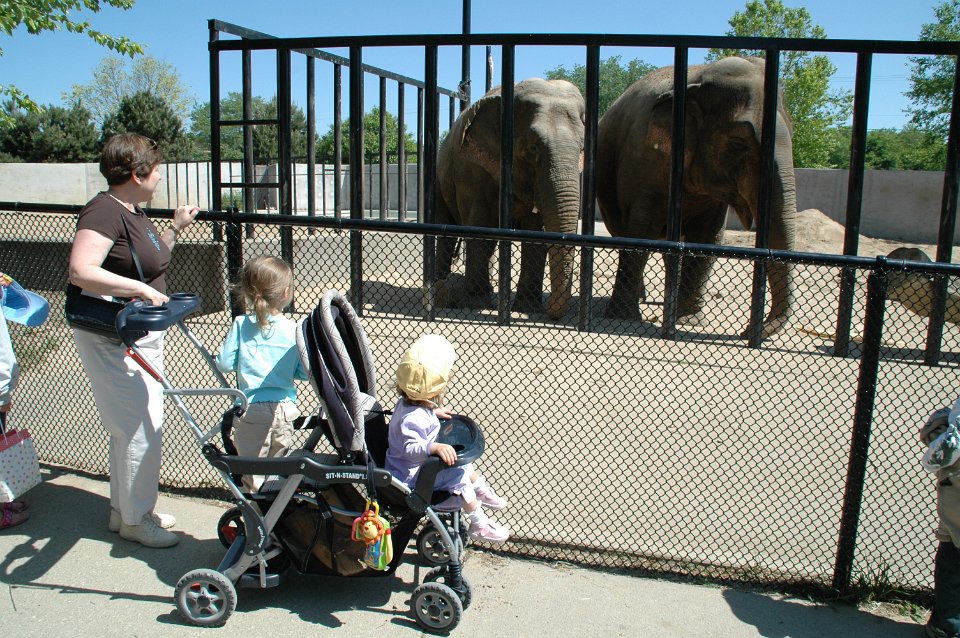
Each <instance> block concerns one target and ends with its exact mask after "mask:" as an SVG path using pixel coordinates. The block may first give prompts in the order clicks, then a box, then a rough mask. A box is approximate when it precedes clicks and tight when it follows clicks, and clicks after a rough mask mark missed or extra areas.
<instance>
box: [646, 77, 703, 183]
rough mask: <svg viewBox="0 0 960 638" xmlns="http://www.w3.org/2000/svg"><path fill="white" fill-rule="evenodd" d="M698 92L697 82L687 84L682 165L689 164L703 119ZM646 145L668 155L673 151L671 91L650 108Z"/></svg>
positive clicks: (662, 95) (660, 97) (661, 96)
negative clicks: (698, 101)
mask: <svg viewBox="0 0 960 638" xmlns="http://www.w3.org/2000/svg"><path fill="white" fill-rule="evenodd" d="M699 92H700V85H699V84H691V85H689V86H687V109H686V125H685V126H684V143H683V146H684V153H683V156H684V157H683V163H684V166H687V165H689V164H690V160H691V158H692V157H693V149H694V148H695V147H696V143H697V137H698V134H699V131H700V124H701V122H702V121H703V112H702V111H701V109H700V106H699V104H698V103H697V99H696V98H697V95H698V93H699ZM646 143H647V146H648V147H650V148H653V149H655V150H656V151H658V152H659V153H662V154H664V155H669V154H670V153H671V152H672V151H673V91H667V92H666V93H663V94H661V95H660V96H659V97H658V98H657V100H656V102H654V104H653V108H652V109H650V120H649V122H648V123H647V138H646Z"/></svg>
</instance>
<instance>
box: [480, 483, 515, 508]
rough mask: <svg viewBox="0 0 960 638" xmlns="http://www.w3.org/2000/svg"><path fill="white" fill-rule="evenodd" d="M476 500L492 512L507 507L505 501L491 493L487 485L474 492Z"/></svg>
mask: <svg viewBox="0 0 960 638" xmlns="http://www.w3.org/2000/svg"><path fill="white" fill-rule="evenodd" d="M476 492H477V500H478V501H480V503H481V504H482V505H486V506H487V507H489V508H490V509H492V510H502V509H504V508H506V507H507V505H508V503H507V499H505V498H503V497H502V496H498V495H497V493H496V492H494V491H493V488H491V487H490V486H489V485H484V486H483V487H479V488H477V490H476Z"/></svg>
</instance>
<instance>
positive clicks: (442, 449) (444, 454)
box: [430, 443, 457, 465]
mask: <svg viewBox="0 0 960 638" xmlns="http://www.w3.org/2000/svg"><path fill="white" fill-rule="evenodd" d="M430 454H433V455H434V456H439V457H440V460H441V461H443V462H444V463H446V464H447V465H453V464H454V463H456V462H457V451H456V450H454V449H453V446H452V445H447V444H446V443H431V444H430Z"/></svg>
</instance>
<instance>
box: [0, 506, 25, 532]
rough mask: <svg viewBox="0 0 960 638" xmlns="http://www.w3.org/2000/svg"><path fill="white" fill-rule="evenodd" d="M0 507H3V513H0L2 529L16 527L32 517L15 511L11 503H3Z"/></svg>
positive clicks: (0, 526) (0, 527)
mask: <svg viewBox="0 0 960 638" xmlns="http://www.w3.org/2000/svg"><path fill="white" fill-rule="evenodd" d="M0 505H2V512H0V529H7V528H8V527H14V526H16V525H19V524H20V523H22V522H24V521H25V520H27V519H28V518H30V515H29V514H28V513H26V512H23V511H21V512H15V511H13V508H12V507H10V505H11V504H10V503H2V504H0Z"/></svg>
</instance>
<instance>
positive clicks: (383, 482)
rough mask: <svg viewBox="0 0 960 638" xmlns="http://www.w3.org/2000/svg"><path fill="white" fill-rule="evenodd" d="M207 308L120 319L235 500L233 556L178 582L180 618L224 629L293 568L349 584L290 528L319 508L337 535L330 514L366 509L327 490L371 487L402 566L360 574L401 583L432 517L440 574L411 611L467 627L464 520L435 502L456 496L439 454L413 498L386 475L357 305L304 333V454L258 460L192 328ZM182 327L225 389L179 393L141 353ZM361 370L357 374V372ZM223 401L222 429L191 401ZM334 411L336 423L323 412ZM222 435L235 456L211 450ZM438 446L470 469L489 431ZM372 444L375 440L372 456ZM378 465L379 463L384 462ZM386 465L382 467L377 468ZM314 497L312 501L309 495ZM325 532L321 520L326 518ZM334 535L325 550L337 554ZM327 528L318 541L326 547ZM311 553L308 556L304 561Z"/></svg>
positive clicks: (312, 318)
mask: <svg viewBox="0 0 960 638" xmlns="http://www.w3.org/2000/svg"><path fill="white" fill-rule="evenodd" d="M199 307H200V297H199V296H198V295H196V294H194V293H174V294H172V295H171V296H170V300H169V302H168V303H166V304H164V305H162V306H150V305H148V304H147V303H146V302H142V301H134V302H131V303H129V304H127V306H126V307H125V308H124V309H123V310H122V311H121V312H120V313H119V314H118V315H117V320H116V327H117V331H118V333H119V334H120V337H121V340H122V341H123V343H124V344H125V345H126V346H127V355H128V356H130V357H131V358H133V359H134V360H135V361H136V362H137V363H138V364H139V365H140V366H141V367H142V368H143V369H144V370H145V371H146V372H147V373H148V374H150V375H151V376H152V377H153V378H155V379H156V380H157V381H158V382H159V383H160V384H161V386H162V387H163V392H164V394H165V395H166V396H168V397H170V398H171V399H172V401H173V402H174V404H175V406H176V407H177V409H178V411H179V413H180V414H181V416H182V417H183V418H184V420H185V421H186V423H187V425H188V426H189V427H190V429H191V430H192V432H193V434H194V435H195V437H196V439H197V442H198V444H199V445H200V446H201V452H202V454H203V456H204V457H205V458H206V459H207V461H208V462H209V463H210V465H211V466H212V467H213V468H214V469H215V470H216V471H217V472H218V473H219V474H220V476H221V478H222V479H223V480H224V483H225V485H226V486H227V489H228V490H229V491H230V494H231V496H232V497H233V500H234V503H235V507H234V508H233V509H231V510H228V511H227V512H226V513H225V514H224V515H223V516H222V517H221V519H220V524H219V525H218V530H217V531H218V537H219V538H220V540H221V542H222V543H223V544H224V546H225V547H226V548H227V549H226V554H225V555H224V557H223V559H222V560H221V561H220V564H219V565H218V566H217V568H216V569H205V568H202V569H195V570H192V571H190V572H187V573H186V574H184V575H183V577H181V578H180V580H179V582H178V583H177V585H176V588H175V590H174V597H175V601H176V605H177V609H178V610H179V612H180V614H181V615H182V616H183V618H184V619H185V620H186V621H187V622H189V623H191V624H194V625H197V626H220V625H223V624H224V623H226V621H227V620H228V619H229V617H230V615H231V614H232V613H233V612H234V610H235V609H236V605H237V591H236V589H237V587H238V586H239V587H246V588H261V589H262V588H267V587H274V586H277V585H279V584H280V583H281V582H282V580H283V576H284V574H285V573H286V572H287V571H288V569H289V568H290V567H291V566H293V567H295V568H297V569H298V570H299V571H309V572H319V573H327V574H332V575H340V576H343V575H345V574H343V573H339V572H338V571H337V568H336V565H334V566H333V567H325V566H323V565H321V564H316V563H317V561H316V560H313V562H314V563H315V564H313V565H310V563H311V557H310V555H309V554H310V553H311V552H312V550H313V549H314V546H309V547H307V548H306V549H307V554H308V555H306V556H305V557H298V556H297V555H296V553H295V552H292V550H291V543H290V539H289V538H288V536H289V534H288V532H287V530H286V528H285V527H284V525H283V521H284V520H285V517H286V516H287V515H288V513H289V512H290V510H291V508H292V507H295V506H301V505H306V506H311V505H312V506H314V507H317V508H319V509H320V510H321V513H322V515H323V516H324V520H325V522H326V524H327V525H328V526H332V525H333V523H332V522H331V521H330V520H329V519H330V517H331V516H340V517H341V518H343V517H346V518H349V519H353V518H355V517H358V516H360V515H361V514H362V512H360V511H354V510H350V509H344V508H341V507H337V506H335V505H331V504H329V503H326V502H325V501H324V499H323V498H322V497H321V496H320V492H321V491H323V490H325V489H330V488H331V487H332V486H337V485H349V486H356V487H351V488H350V489H356V488H357V487H359V486H364V487H365V488H366V491H367V499H368V501H369V500H372V499H376V498H377V496H378V495H379V496H381V497H382V498H383V499H384V501H385V503H386V510H385V511H386V512H387V513H388V514H389V515H390V516H393V517H394V518H395V519H396V520H397V521H398V522H397V523H396V524H395V528H394V533H393V542H394V547H395V552H394V557H393V560H392V561H391V563H390V565H389V567H388V568H387V569H386V570H385V571H374V570H370V569H366V570H363V571H360V572H358V573H353V574H350V576H373V575H387V574H392V573H393V572H394V571H395V570H396V568H397V567H398V566H399V564H400V563H401V562H402V560H403V555H404V552H405V548H406V547H407V545H408V544H409V541H410V539H411V537H412V533H413V531H414V530H415V529H416V527H417V525H418V524H419V523H420V522H421V521H423V520H424V519H425V523H424V525H423V527H422V530H421V532H420V534H419V536H418V538H417V543H416V545H417V551H418V554H419V556H420V558H421V560H422V561H423V562H425V563H426V564H428V565H432V566H434V568H433V569H431V570H430V571H429V572H428V573H427V574H426V575H425V577H424V578H423V581H422V583H420V584H419V585H418V586H417V587H416V588H415V590H414V592H413V595H412V596H411V600H410V608H411V612H412V614H413V616H414V618H415V620H416V621H417V623H418V624H419V625H420V626H421V627H423V628H424V629H426V630H428V631H431V632H439V633H447V632H449V631H451V630H452V629H454V628H455V627H456V626H457V624H458V623H459V622H460V619H461V617H462V615H463V610H464V609H465V608H466V607H468V606H469V604H470V602H471V600H472V590H471V587H470V584H469V581H468V580H467V579H466V578H465V577H464V576H463V573H462V568H463V562H462V559H463V548H464V546H465V544H466V541H467V536H466V532H465V530H464V529H463V526H462V525H461V517H460V515H459V511H456V512H438V511H435V510H434V509H433V508H432V507H431V506H430V504H431V503H432V502H438V501H439V500H442V499H443V498H445V497H446V496H448V494H446V493H442V492H434V491H433V485H434V480H435V478H436V475H437V473H438V472H439V471H440V470H441V469H442V468H443V467H444V466H443V464H442V462H441V461H440V459H438V458H436V457H430V458H429V459H428V461H427V463H426V464H424V465H423V467H422V468H421V470H420V473H419V475H418V480H417V484H416V485H415V486H414V488H413V489H410V488H409V487H407V486H406V485H404V484H403V483H402V482H400V481H399V480H397V479H396V478H394V477H393V476H392V475H391V474H390V473H389V472H388V471H387V470H385V469H382V466H383V455H384V454H385V452H386V427H387V425H386V421H385V419H384V412H383V411H382V410H380V409H379V405H378V404H377V403H376V383H375V380H374V378H373V367H372V364H371V362H370V354H369V353H370V349H369V345H368V343H367V340H366V335H365V333H364V332H363V328H362V326H361V325H360V323H359V319H358V317H357V315H356V314H355V313H354V311H353V308H352V307H351V306H350V304H349V302H347V300H346V299H345V298H344V297H343V296H342V295H341V294H340V293H339V292H337V291H333V290H331V291H329V292H328V293H327V294H325V295H324V297H323V299H322V300H321V303H320V305H319V306H318V307H317V308H316V309H315V310H314V311H313V312H311V313H310V314H308V315H307V316H306V317H304V318H303V319H302V320H301V321H300V323H299V324H298V328H297V330H298V334H297V341H298V347H299V348H300V351H301V358H302V360H303V362H304V364H305V365H306V364H309V367H310V373H311V375H310V376H311V379H310V380H311V384H312V385H313V387H314V389H315V390H316V391H317V393H318V397H319V399H320V403H321V404H322V407H323V411H322V412H321V414H317V415H313V416H310V417H309V418H306V419H303V418H301V419H300V420H299V423H298V424H297V426H298V427H300V428H312V429H313V432H312V433H311V434H310V436H309V437H308V439H307V441H306V443H305V444H304V447H303V448H302V449H298V450H294V451H291V452H290V453H289V454H288V455H287V456H281V457H268V458H261V457H249V456H239V455H237V454H236V450H235V448H233V445H232V442H231V439H230V436H229V434H230V430H231V428H232V421H233V417H234V416H235V415H238V414H242V413H243V412H244V411H245V410H246V409H247V399H246V397H245V396H244V394H243V392H241V391H240V390H238V389H236V388H232V387H230V385H229V383H228V382H227V380H226V378H225V377H224V375H223V374H222V373H221V372H220V371H219V370H218V369H217V366H216V363H215V361H214V358H213V356H212V355H211V354H210V352H209V351H208V350H207V349H206V348H205V347H204V345H203V343H202V342H201V341H200V339H199V338H198V337H197V336H196V335H195V334H194V333H193V332H192V331H191V330H190V329H189V327H187V325H186V324H185V323H184V321H185V319H186V318H187V317H188V316H189V315H191V314H193V313H194V312H195V311H196V310H197V309H198V308H199ZM174 325H176V326H177V327H178V328H179V329H180V330H181V332H182V333H183V334H184V335H185V336H186V338H187V339H188V341H189V342H190V343H191V344H192V345H193V346H194V347H195V348H196V349H197V350H198V351H199V352H200V353H201V355H202V356H203V358H204V359H205V360H206V362H207V364H208V365H209V367H210V368H211V370H213V372H214V375H215V376H216V378H217V380H218V381H219V383H220V385H221V387H220V388H176V387H174V386H173V385H172V384H171V383H170V382H169V380H168V379H167V378H166V377H165V376H164V374H163V373H162V372H160V371H159V370H158V369H157V368H156V367H155V366H154V365H153V364H152V363H151V361H150V360H149V358H148V357H147V356H146V355H145V354H144V353H143V351H142V350H141V349H140V348H139V347H138V346H137V344H136V339H137V338H138V337H139V336H142V334H143V332H142V331H144V330H165V329H167V328H169V327H172V326H174ZM358 372H359V374H357V373H358ZM188 396H194V397H195V396H211V397H213V396H225V397H228V398H230V399H232V400H233V405H232V407H231V408H230V409H229V410H227V411H226V412H225V413H224V417H223V419H222V420H221V422H220V423H218V424H216V425H214V426H213V427H211V428H209V429H208V430H204V429H203V428H201V427H200V426H199V425H198V423H197V422H196V420H195V419H194V417H193V415H192V414H191V413H190V410H189V409H188V407H187V405H186V404H185V402H184V400H183V397H188ZM323 413H326V418H323V417H322V416H321V415H322V414H323ZM217 434H220V435H221V437H222V441H223V444H224V448H225V450H221V449H220V448H219V447H217V445H216V444H215V443H214V442H213V439H214V438H215V437H216V436H217ZM324 435H325V436H326V438H327V439H328V440H329V442H330V443H331V444H332V446H333V447H334V450H335V452H334V453H317V452H315V451H314V448H315V446H316V445H317V444H318V443H319V439H320V438H321V437H322V436H324ZM438 441H441V442H445V443H449V444H451V445H453V446H454V448H455V449H456V450H457V463H456V465H463V464H466V463H469V462H471V461H473V460H475V459H477V458H479V457H480V455H481V454H482V452H483V449H484V440H483V434H482V432H481V431H480V429H479V427H478V426H477V425H476V423H474V422H473V421H472V420H470V419H469V418H468V417H464V416H460V415H457V416H454V418H453V419H452V420H450V421H444V422H443V424H442V427H441V435H440V437H438ZM368 442H369V443H371V444H372V445H370V446H369V447H368ZM377 462H378V463H377ZM378 464H379V467H378V466H377V465H378ZM243 474H256V475H266V476H267V477H268V479H267V481H265V483H264V486H263V487H262V488H261V489H260V490H259V492H257V493H252V494H247V493H245V492H244V491H243V490H242V489H241V488H240V478H239V477H240V475H243ZM310 492H313V496H311V494H310ZM317 521H318V525H319V524H320V523H319V521H320V519H319V516H318V518H317ZM330 529H333V528H332V527H329V528H328V534H327V539H326V540H327V541H328V543H329V544H330V548H331V553H332V548H333V532H331V531H329V530H330ZM319 537H320V528H319V526H318V527H317V532H316V535H315V536H314V543H317V542H318V539H319ZM301 553H302V552H301Z"/></svg>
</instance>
